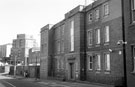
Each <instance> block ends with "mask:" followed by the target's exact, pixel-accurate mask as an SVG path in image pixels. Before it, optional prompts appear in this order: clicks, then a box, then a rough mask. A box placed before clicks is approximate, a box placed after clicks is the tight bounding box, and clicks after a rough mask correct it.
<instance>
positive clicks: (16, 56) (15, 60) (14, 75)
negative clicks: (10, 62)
mask: <svg viewBox="0 0 135 87" xmlns="http://www.w3.org/2000/svg"><path fill="white" fill-rule="evenodd" d="M16 58H17V56H16V55H15V64H14V77H16Z"/></svg>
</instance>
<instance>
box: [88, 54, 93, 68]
mask: <svg viewBox="0 0 135 87" xmlns="http://www.w3.org/2000/svg"><path fill="white" fill-rule="evenodd" d="M88 68H89V70H92V69H93V57H92V55H88Z"/></svg>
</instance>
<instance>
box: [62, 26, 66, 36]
mask: <svg viewBox="0 0 135 87" xmlns="http://www.w3.org/2000/svg"><path fill="white" fill-rule="evenodd" d="M64 29H65V25H64V24H63V25H62V26H61V35H62V36H63V35H64Z"/></svg>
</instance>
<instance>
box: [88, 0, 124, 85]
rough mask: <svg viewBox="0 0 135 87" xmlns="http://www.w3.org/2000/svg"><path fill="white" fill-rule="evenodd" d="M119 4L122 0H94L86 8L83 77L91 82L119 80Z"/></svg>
mask: <svg viewBox="0 0 135 87" xmlns="http://www.w3.org/2000/svg"><path fill="white" fill-rule="evenodd" d="M121 3H122V2H121V0H97V1H95V2H94V3H92V4H91V5H89V6H88V7H86V9H85V11H86V18H85V19H86V32H87V47H86V49H87V51H86V52H87V59H86V60H87V63H86V64H87V65H86V66H87V68H86V76H87V80H88V81H90V82H99V83H107V84H121V83H122V80H123V77H124V74H123V53H122V51H123V47H122V45H117V42H118V41H120V40H123V36H122V7H121ZM115 9H117V10H115ZM117 82H118V83H117ZM120 82H121V83H120Z"/></svg>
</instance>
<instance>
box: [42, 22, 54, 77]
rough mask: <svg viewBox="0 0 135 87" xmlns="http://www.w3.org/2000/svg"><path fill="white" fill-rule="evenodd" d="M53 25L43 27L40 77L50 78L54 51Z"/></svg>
mask: <svg viewBox="0 0 135 87" xmlns="http://www.w3.org/2000/svg"><path fill="white" fill-rule="evenodd" d="M51 27H52V25H51V24H47V25H46V26H44V27H42V28H41V32H40V33H41V34H40V35H41V42H40V78H41V79H46V78H48V76H49V74H52V72H50V69H52V68H51V65H52V62H50V61H51V58H52V53H53V50H54V49H53V45H52V44H53V42H52V41H53V32H52V29H51Z"/></svg>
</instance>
